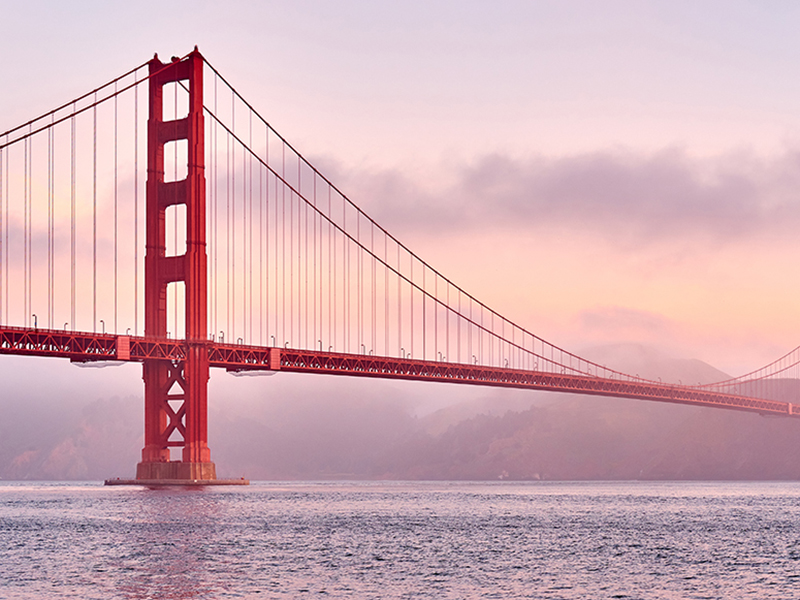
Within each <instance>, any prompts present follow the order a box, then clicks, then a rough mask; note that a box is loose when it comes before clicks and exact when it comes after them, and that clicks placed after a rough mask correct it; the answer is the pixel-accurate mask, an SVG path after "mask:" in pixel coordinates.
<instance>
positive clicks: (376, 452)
mask: <svg viewBox="0 0 800 600" xmlns="http://www.w3.org/2000/svg"><path fill="white" fill-rule="evenodd" d="M583 354H584V355H585V356H586V357H587V358H590V359H592V360H595V361H596V362H598V363H601V364H604V365H607V366H609V367H611V368H615V369H619V370H622V371H627V372H630V373H632V374H639V375H640V376H642V377H648V378H653V379H658V378H659V377H660V378H662V380H663V381H665V382H667V381H672V382H676V383H677V382H679V381H681V382H684V383H690V382H691V383H695V382H702V383H707V382H712V381H718V380H721V379H725V378H726V377H727V375H726V374H725V373H722V372H720V371H718V370H716V369H714V368H713V367H712V366H710V365H708V364H706V363H703V362H701V361H698V360H691V359H682V358H675V357H670V356H667V355H665V354H663V353H660V352H658V351H656V350H654V349H652V348H648V347H644V346H636V345H618V346H607V347H603V348H592V349H588V350H586V351H584V352H583ZM4 358H5V357H4ZM0 367H2V363H0ZM92 377H93V375H90V376H88V379H87V377H84V378H83V380H91V379H92ZM104 377H106V380H104V381H113V374H111V375H104ZM123 379H125V383H126V385H128V386H129V387H128V388H127V389H130V390H131V391H133V390H136V392H137V393H136V394H129V395H125V396H121V397H120V396H115V397H111V396H109V395H107V394H104V393H103V392H105V391H106V390H107V389H108V386H107V385H104V386H98V388H97V389H95V390H93V391H92V392H91V393H88V394H86V393H83V394H76V392H75V390H74V389H66V388H65V389H64V390H63V392H64V393H63V397H62V398H59V399H58V401H54V399H52V398H50V397H48V395H47V394H45V393H44V392H43V391H42V390H43V389H45V388H41V389H40V388H37V387H35V386H33V387H32V388H30V389H24V390H23V389H15V390H14V392H13V393H6V394H4V395H3V397H2V398H0V411H2V413H1V414H2V415H3V418H2V422H0V477H2V478H3V479H103V478H106V477H117V476H120V477H129V476H132V475H133V473H134V469H135V464H136V462H137V461H138V459H139V453H140V450H141V447H142V418H143V417H142V413H143V409H142V400H141V387H134V386H141V383H140V380H138V381H137V379H138V378H137V377H136V372H135V369H133V370H131V369H129V370H128V371H125V374H124V377H123ZM40 387H41V386H40ZM779 387H780V388H781V389H780V390H779V391H780V393H781V395H782V396H787V395H789V396H791V397H797V392H798V385H797V382H794V381H791V382H783V384H781V385H779ZM45 391H46V390H45ZM210 398H211V402H210V414H209V421H210V425H209V439H210V445H211V449H212V457H213V459H214V460H215V461H216V463H217V471H218V473H219V474H220V475H221V476H240V475H244V476H247V477H249V478H251V479H254V480H259V479H304V480H308V479H343V478H344V479H465V480H467V479H468V480H475V479H498V478H501V479H506V478H507V479H519V480H529V479H549V480H555V479H798V478H800V461H798V460H797V458H796V453H797V449H798V448H800V420H796V419H781V418H770V419H768V418H763V417H760V416H758V415H754V414H748V413H739V412H735V411H725V410H719V409H709V408H699V407H691V406H680V405H671V404H662V403H655V402H644V401H637V400H625V399H616V398H603V397H592V396H577V395H571V394H554V393H545V392H531V391H523V390H506V389H497V388H477V387H468V386H460V385H455V384H426V383H419V382H397V381H372V380H358V379H348V378H342V377H333V376H301V375H296V374H288V373H279V374H276V375H273V376H268V377H233V376H231V375H228V374H225V373H222V372H216V371H215V372H212V379H211V387H210Z"/></svg>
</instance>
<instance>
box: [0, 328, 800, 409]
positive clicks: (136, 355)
mask: <svg viewBox="0 0 800 600" xmlns="http://www.w3.org/2000/svg"><path fill="white" fill-rule="evenodd" d="M194 346H195V347H196V348H198V349H205V350H206V352H207V356H208V364H209V365H210V366H212V367H216V368H224V369H227V370H229V371H247V370H271V371H286V372H294V373H318V374H325V375H347V376H353V377H373V378H382V379H409V380H416V381H439V382H443V383H461V384H466V385H484V386H496V387H513V388H522V389H534V390H545V391H554V392H571V393H576V394H589V395H596V396H615V397H620V398H633V399H639V400H654V401H658V402H671V403H676V404H692V405H696V406H709V407H715V408H726V409H733V410H744V411H749V412H756V413H760V414H770V415H781V416H789V415H791V416H795V417H798V416H800V405H796V404H792V403H788V402H779V401H775V400H765V399H762V398H753V397H749V396H738V395H735V394H725V393H721V392H715V391H710V390H708V389H706V388H703V387H689V386H681V385H670V384H662V383H659V382H654V381H647V380H642V379H634V378H631V379H607V378H602V377H591V376H588V375H580V374H574V373H551V372H546V371H524V370H517V369H503V368H499V367H485V366H480V365H468V364H459V363H449V362H433V361H422V360H413V359H402V358H391V357H380V356H368V355H363V354H343V353H335V352H319V351H315V350H295V349H290V348H267V347H261V346H245V345H242V344H219V343H215V342H211V341H208V342H205V343H202V344H194ZM188 349H189V345H188V343H187V342H185V341H183V340H172V339H152V338H146V337H134V336H114V335H101V334H93V333H81V332H65V331H57V330H47V329H24V328H15V327H4V328H0V354H17V355H29V356H55V357H62V358H69V359H71V360H73V361H79V362H83V361H97V360H129V361H138V362H144V361H155V362H163V363H166V364H169V363H173V362H175V361H184V360H185V357H186V355H187V352H188Z"/></svg>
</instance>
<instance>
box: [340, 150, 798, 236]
mask: <svg viewBox="0 0 800 600" xmlns="http://www.w3.org/2000/svg"><path fill="white" fill-rule="evenodd" d="M332 167H333V169H332V171H333V172H331V177H332V179H333V180H334V181H336V182H337V183H338V182H341V186H340V187H341V189H342V190H344V191H345V193H347V194H348V195H349V196H350V197H351V198H352V199H353V200H354V201H355V202H356V203H357V204H359V205H360V206H361V207H362V208H363V209H364V210H366V211H367V212H368V214H370V215H371V216H373V218H375V219H376V220H377V221H378V222H379V223H381V224H382V225H384V226H386V227H388V228H389V229H390V231H397V232H398V233H402V231H403V230H413V231H420V230H426V231H430V230H435V231H448V230H462V229H472V228H481V227H486V226H493V227H504V228H505V227H521V228H525V229H531V230H536V229H542V228H551V227H564V228H567V229H580V230H582V231H587V230H589V231H594V232H596V233H599V234H601V235H604V236H607V237H608V238H609V239H610V240H612V241H618V242H622V243H627V242H636V243H642V242H647V241H650V240H652V241H656V240H661V239H669V238H685V237H687V236H691V237H696V236H703V237H707V238H711V239H713V240H715V241H725V240H727V239H731V238H733V237H738V236H743V235H751V234H759V233H768V234H780V233H783V232H788V231H790V230H792V229H794V227H795V226H796V225H797V224H798V222H800V198H798V192H797V190H798V189H800V151H791V152H788V151H787V152H786V153H785V154H783V155H782V156H778V157H775V158H772V159H769V160H766V159H761V158H758V157H756V156H753V155H750V154H745V153H742V154H738V155H725V156H720V157H717V158H713V159H694V158H692V157H690V156H688V155H687V154H686V153H685V152H683V151H681V150H677V149H671V150H665V151H662V152H660V153H656V154H651V155H644V154H637V153H633V152H622V151H602V152H595V153H591V154H581V155H574V156H567V157H562V158H544V157H533V158H529V159H519V158H512V157H509V156H503V155H499V154H493V155H487V156H484V157H482V158H479V159H477V160H475V161H473V162H472V163H469V164H463V165H460V166H456V167H454V168H443V176H442V177H439V178H438V179H437V178H435V177H424V176H423V177H422V178H421V179H419V180H418V179H416V178H415V177H414V176H413V175H411V174H407V173H405V172H403V171H401V170H399V169H398V170H385V171H360V170H346V169H343V168H342V167H341V166H338V167H337V166H336V165H332ZM445 178H447V179H448V180H449V181H450V182H449V183H447V184H444V185H443V184H442V181H443V180H444V179H445Z"/></svg>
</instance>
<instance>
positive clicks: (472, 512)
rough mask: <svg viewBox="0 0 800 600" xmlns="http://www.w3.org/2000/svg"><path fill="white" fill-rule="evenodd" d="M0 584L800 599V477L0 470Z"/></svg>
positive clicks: (72, 592) (222, 592) (134, 594)
mask: <svg viewBox="0 0 800 600" xmlns="http://www.w3.org/2000/svg"><path fill="white" fill-rule="evenodd" d="M0 598H5V599H9V600H13V599H23V598H24V599H29V598H36V599H38V598H83V599H94V598H97V599H107V598H136V599H147V598H154V599H155V598H158V599H162V598H169V599H172V598H174V599H205V598H247V599H251V598H252V599H255V598H259V599H260V598H354V599H364V598H548V599H576V598H592V599H600V598H635V599H639V598H641V599H645V598H652V599H662V598H663V599H684V598H725V599H730V598H757V599H763V598H781V599H786V598H800V483H796V482H775V483H761V482H759V483H756V482H749V483H731V482H612V483H609V482H525V483H517V482H507V481H502V482H501V481H498V482H475V483H465V482H289V483H281V482H278V483H275V482H256V483H253V484H252V485H250V486H248V487H208V488H203V489H188V488H175V489H146V488H139V487H104V486H102V485H101V484H100V483H97V482H82V483H74V482H70V483H45V482H0Z"/></svg>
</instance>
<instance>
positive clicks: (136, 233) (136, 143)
mask: <svg viewBox="0 0 800 600" xmlns="http://www.w3.org/2000/svg"><path fill="white" fill-rule="evenodd" d="M138 80H139V72H138V71H136V72H135V73H134V83H136V84H137V85H135V86H134V88H133V335H139V85H138Z"/></svg>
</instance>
